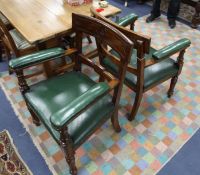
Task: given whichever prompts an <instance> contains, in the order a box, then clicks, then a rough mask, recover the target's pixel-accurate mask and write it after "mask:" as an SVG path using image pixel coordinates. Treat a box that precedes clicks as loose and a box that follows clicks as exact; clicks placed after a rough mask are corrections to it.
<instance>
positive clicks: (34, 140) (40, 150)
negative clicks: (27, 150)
mask: <svg viewBox="0 0 200 175" xmlns="http://www.w3.org/2000/svg"><path fill="white" fill-rule="evenodd" d="M0 87H1V89H2V90H3V92H4V94H5V96H6V98H7V100H8V101H9V103H10V104H11V107H12V109H13V111H14V113H15V115H16V116H17V118H18V119H19V121H20V123H21V124H22V126H23V127H24V128H25V130H26V132H28V134H29V136H30V138H31V140H32V142H33V145H34V146H35V147H36V148H37V150H38V152H39V153H40V154H41V156H42V158H43V159H44V161H45V163H46V165H47V166H48V168H49V170H50V171H51V172H52V174H53V175H56V172H55V170H54V169H53V168H52V167H51V166H50V165H49V163H47V162H48V160H47V159H46V158H45V156H46V155H45V153H44V152H43V151H42V149H41V148H40V145H39V144H38V143H37V140H36V139H35V138H34V136H33V135H32V134H31V132H30V130H29V128H28V126H27V125H26V124H24V123H23V122H22V119H21V118H20V114H19V112H18V111H17V109H16V108H15V107H14V104H13V102H12V100H11V99H10V97H9V95H8V94H7V92H6V90H5V87H4V86H3V82H2V80H0Z"/></svg>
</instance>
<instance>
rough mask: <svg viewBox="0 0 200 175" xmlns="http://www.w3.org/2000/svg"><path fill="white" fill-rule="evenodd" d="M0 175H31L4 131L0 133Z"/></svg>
mask: <svg viewBox="0 0 200 175" xmlns="http://www.w3.org/2000/svg"><path fill="white" fill-rule="evenodd" d="M0 174H1V175H32V173H31V172H30V170H29V169H28V167H27V165H26V164H25V163H24V162H23V160H22V158H21V157H20V155H19V153H18V152H17V149H16V148H15V145H14V144H13V141H12V138H11V136H10V135H9V133H8V131H6V130H4V131H2V132H0Z"/></svg>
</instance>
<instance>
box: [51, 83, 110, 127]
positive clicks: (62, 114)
mask: <svg viewBox="0 0 200 175" xmlns="http://www.w3.org/2000/svg"><path fill="white" fill-rule="evenodd" d="M108 90H109V86H108V84H107V83H106V82H100V83H97V84H95V85H94V86H92V87H91V88H90V89H89V90H87V91H86V92H85V93H83V94H82V95H81V96H79V97H77V98H76V99H75V100H73V101H72V102H71V103H69V104H68V105H66V106H65V107H64V108H62V109H61V110H59V111H57V112H56V113H54V114H52V116H51V117H50V121H51V123H52V124H53V126H54V127H55V128H58V129H60V128H62V127H63V126H64V125H66V124H67V123H69V122H70V120H72V119H73V118H74V116H76V115H77V114H78V113H79V112H81V110H83V109H84V108H85V107H86V106H87V105H89V104H91V103H92V102H94V101H95V100H97V98H98V97H101V96H102V95H104V94H105V93H106V92H108Z"/></svg>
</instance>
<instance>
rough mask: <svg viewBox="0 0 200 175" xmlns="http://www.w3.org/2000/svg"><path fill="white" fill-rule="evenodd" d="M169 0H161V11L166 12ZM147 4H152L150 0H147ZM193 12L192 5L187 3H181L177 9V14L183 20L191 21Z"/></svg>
mask: <svg viewBox="0 0 200 175" xmlns="http://www.w3.org/2000/svg"><path fill="white" fill-rule="evenodd" d="M169 1H170V0H164V1H161V5H160V9H161V10H162V11H164V12H166V13H167V10H168V5H169ZM148 4H149V5H151V6H152V1H151V2H148ZM194 14H195V9H194V7H192V6H190V5H188V4H184V3H181V6H180V11H179V14H178V17H179V18H181V19H183V20H185V21H188V22H191V21H192V18H193V16H194Z"/></svg>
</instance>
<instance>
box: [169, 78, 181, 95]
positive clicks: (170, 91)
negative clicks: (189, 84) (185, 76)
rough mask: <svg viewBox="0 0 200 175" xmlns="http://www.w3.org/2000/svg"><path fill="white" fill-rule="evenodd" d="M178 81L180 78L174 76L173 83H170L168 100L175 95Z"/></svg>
mask: <svg viewBox="0 0 200 175" xmlns="http://www.w3.org/2000/svg"><path fill="white" fill-rule="evenodd" d="M177 80H178V76H177V75H176V76H174V77H173V78H172V79H171V83H170V87H169V90H168V92H167V96H168V98H170V97H171V96H172V95H173V94H174V87H175V85H176V83H177Z"/></svg>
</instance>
